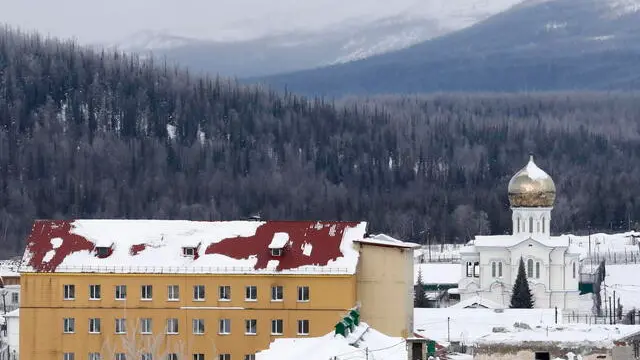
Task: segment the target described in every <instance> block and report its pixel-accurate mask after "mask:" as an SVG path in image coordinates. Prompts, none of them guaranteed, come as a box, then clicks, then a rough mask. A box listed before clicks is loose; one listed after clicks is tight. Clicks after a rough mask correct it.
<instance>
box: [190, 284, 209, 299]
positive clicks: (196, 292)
mask: <svg viewBox="0 0 640 360" xmlns="http://www.w3.org/2000/svg"><path fill="white" fill-rule="evenodd" d="M200 290H202V291H200ZM200 295H202V297H200ZM206 296H207V293H206V288H205V286H204V285H193V301H205V299H206Z"/></svg>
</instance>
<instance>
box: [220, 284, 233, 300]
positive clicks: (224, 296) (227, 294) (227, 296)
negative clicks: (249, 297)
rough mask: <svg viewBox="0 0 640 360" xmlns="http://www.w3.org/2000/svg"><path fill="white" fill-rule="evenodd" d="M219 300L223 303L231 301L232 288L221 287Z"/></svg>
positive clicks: (227, 286)
mask: <svg viewBox="0 0 640 360" xmlns="http://www.w3.org/2000/svg"><path fill="white" fill-rule="evenodd" d="M218 299H219V300H222V301H229V300H231V286H229V285H224V286H220V288H219V295H218Z"/></svg>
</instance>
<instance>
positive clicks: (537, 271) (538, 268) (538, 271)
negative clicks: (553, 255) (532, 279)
mask: <svg viewBox="0 0 640 360" xmlns="http://www.w3.org/2000/svg"><path fill="white" fill-rule="evenodd" d="M536 279H540V262H539V261H536Z"/></svg>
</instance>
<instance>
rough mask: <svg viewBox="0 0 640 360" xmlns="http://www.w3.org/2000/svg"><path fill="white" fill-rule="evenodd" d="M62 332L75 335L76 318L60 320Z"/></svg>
mask: <svg viewBox="0 0 640 360" xmlns="http://www.w3.org/2000/svg"><path fill="white" fill-rule="evenodd" d="M62 332H63V333H64V334H75V332H76V318H72V317H71V318H63V319H62Z"/></svg>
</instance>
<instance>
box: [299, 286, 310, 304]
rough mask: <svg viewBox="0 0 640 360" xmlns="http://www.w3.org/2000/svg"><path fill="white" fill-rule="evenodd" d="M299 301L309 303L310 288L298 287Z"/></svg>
mask: <svg viewBox="0 0 640 360" xmlns="http://www.w3.org/2000/svg"><path fill="white" fill-rule="evenodd" d="M298 301H303V302H304V301H309V287H308V286H298Z"/></svg>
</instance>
